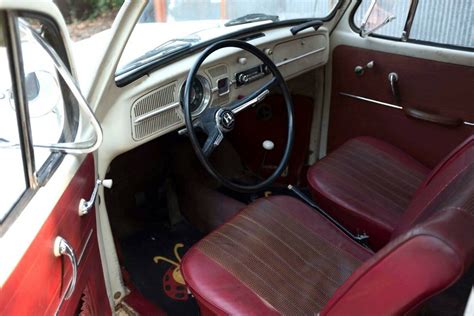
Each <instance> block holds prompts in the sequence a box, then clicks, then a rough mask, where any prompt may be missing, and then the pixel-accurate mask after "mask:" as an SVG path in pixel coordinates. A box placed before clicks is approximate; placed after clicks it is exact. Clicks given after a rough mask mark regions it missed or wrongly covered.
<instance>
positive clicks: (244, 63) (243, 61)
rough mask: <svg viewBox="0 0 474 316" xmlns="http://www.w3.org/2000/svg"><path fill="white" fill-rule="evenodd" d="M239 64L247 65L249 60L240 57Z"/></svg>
mask: <svg viewBox="0 0 474 316" xmlns="http://www.w3.org/2000/svg"><path fill="white" fill-rule="evenodd" d="M238 62H239V64H241V65H246V64H247V58H245V57H240V58H239V59H238Z"/></svg>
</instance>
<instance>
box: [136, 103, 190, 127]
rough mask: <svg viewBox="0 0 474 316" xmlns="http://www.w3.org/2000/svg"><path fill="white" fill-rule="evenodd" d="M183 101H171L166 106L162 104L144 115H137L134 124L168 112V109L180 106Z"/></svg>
mask: <svg viewBox="0 0 474 316" xmlns="http://www.w3.org/2000/svg"><path fill="white" fill-rule="evenodd" d="M180 104H181V103H179V102H175V103H170V104H168V105H165V106H162V107H160V108H157V109H155V110H153V111H151V112H148V113H146V114H144V115H141V116H139V117H136V118H135V120H134V121H133V123H134V124H138V123H140V122H141V121H144V120H146V119H149V118H150V117H153V116H156V115H158V114H160V113H163V112H166V111H168V110H171V109H174V108H175V107H178V106H180Z"/></svg>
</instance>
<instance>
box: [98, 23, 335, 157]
mask: <svg viewBox="0 0 474 316" xmlns="http://www.w3.org/2000/svg"><path fill="white" fill-rule="evenodd" d="M248 42H249V43H251V44H253V45H254V46H256V47H257V48H259V49H261V50H262V51H263V52H264V53H265V54H266V55H267V56H268V57H269V58H270V59H271V60H272V61H273V62H274V63H275V64H276V65H277V66H278V68H279V70H280V72H281V73H282V75H283V77H284V78H285V80H288V79H291V78H293V77H296V76H298V75H300V74H302V73H304V72H307V71H310V70H312V69H315V68H317V67H320V66H322V65H324V64H326V63H327V60H328V56H329V35H328V30H327V29H326V28H324V27H321V28H319V29H318V30H317V31H314V30H313V29H307V30H304V31H302V32H300V33H298V34H297V35H296V36H294V35H293V34H292V33H291V32H290V31H289V29H288V28H279V29H272V30H267V31H265V32H264V33H259V34H258V36H253V38H252V39H251V40H249V41H248ZM196 58H197V55H192V56H188V57H186V58H183V59H181V60H177V61H175V62H173V63H171V64H169V65H166V66H163V67H162V68H160V69H157V70H155V71H153V72H152V73H150V74H148V75H147V76H144V77H142V78H140V79H138V80H136V81H134V82H132V83H130V84H128V85H126V86H124V87H120V88H119V87H116V89H120V91H117V94H116V96H118V97H117V99H116V100H114V102H115V104H117V102H118V103H120V104H121V106H113V107H111V108H110V110H109V113H108V114H107V115H106V116H105V120H104V122H103V124H105V125H108V126H107V129H106V130H108V131H110V132H111V133H113V135H114V137H115V138H117V142H122V144H120V145H122V146H119V147H127V148H126V149H127V150H128V149H130V147H136V146H138V145H140V144H142V143H145V142H147V141H149V140H151V139H153V138H156V137H159V136H160V135H163V134H166V133H169V132H171V131H175V130H178V129H181V128H182V127H183V126H184V115H183V110H182V99H183V94H184V85H185V81H186V77H187V74H188V71H189V69H190V68H191V66H192V64H193V63H194V61H195V60H196ZM270 79H271V75H269V72H268V70H267V69H265V67H264V66H263V65H262V62H261V61H260V60H259V59H257V58H256V57H255V56H253V55H252V54H250V53H248V52H246V51H243V50H240V49H237V48H223V49H220V50H218V51H216V52H214V53H212V54H211V55H210V56H208V58H207V59H206V61H205V62H204V63H203V64H202V66H201V68H200V70H199V72H198V75H197V76H196V77H195V80H194V82H193V83H192V91H191V104H190V105H191V110H192V115H193V116H194V117H196V116H197V115H199V114H200V113H202V112H203V111H204V110H205V109H206V108H208V107H221V106H224V105H227V104H229V103H230V102H232V101H234V100H236V99H238V98H241V97H243V96H246V95H248V94H250V93H252V92H254V91H255V90H256V89H258V88H259V87H261V86H262V85H263V84H264V83H265V82H266V81H268V80H270ZM125 119H126V120H127V121H128V122H125V121H124V120H125ZM124 126H130V129H128V131H126V130H124V128H123V127H124ZM119 139H120V140H119ZM126 139H128V140H129V141H125V140H126ZM115 145H119V144H115ZM116 148H118V147H116ZM123 150H125V148H123Z"/></svg>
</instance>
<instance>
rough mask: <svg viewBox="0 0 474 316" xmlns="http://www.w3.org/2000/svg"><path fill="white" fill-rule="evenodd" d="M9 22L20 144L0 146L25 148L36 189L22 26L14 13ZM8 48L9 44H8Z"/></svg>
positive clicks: (30, 178) (27, 168)
mask: <svg viewBox="0 0 474 316" xmlns="http://www.w3.org/2000/svg"><path fill="white" fill-rule="evenodd" d="M6 17H7V23H6V25H7V26H8V27H9V30H7V31H8V34H5V35H6V36H8V40H9V41H10V42H11V45H10V46H11V47H10V49H9V52H8V54H11V56H9V57H10V58H11V60H12V65H13V69H10V70H11V71H12V74H11V76H12V81H13V82H12V84H13V87H14V89H13V91H12V92H13V93H14V98H15V107H16V110H18V113H17V120H18V129H19V135H18V136H19V137H20V138H21V139H20V143H19V144H8V143H7V144H2V146H1V147H0V148H5V147H6V148H9V147H13V148H15V147H17V145H18V146H19V147H20V148H21V149H22V150H23V154H24V158H23V160H24V161H23V163H24V168H25V173H26V175H27V177H28V183H27V187H28V186H29V187H31V188H32V189H36V188H37V187H38V185H39V184H38V179H37V177H36V166H35V154H34V150H33V137H32V134H31V124H30V115H29V110H28V103H27V101H26V92H25V91H24V90H25V89H24V73H23V68H22V67H23V60H22V53H21V49H22V48H21V42H20V32H21V30H20V28H19V26H18V24H17V23H16V21H17V20H18V17H17V16H16V15H14V14H13V13H10V12H7V14H6ZM7 49H8V45H7Z"/></svg>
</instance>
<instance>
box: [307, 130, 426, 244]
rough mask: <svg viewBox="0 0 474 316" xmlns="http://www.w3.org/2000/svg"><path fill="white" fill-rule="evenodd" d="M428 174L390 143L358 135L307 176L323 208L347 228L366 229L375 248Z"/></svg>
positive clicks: (386, 238)
mask: <svg viewBox="0 0 474 316" xmlns="http://www.w3.org/2000/svg"><path fill="white" fill-rule="evenodd" d="M394 165H396V167H394ZM428 172H429V170H428V169H427V168H426V167H425V166H423V165H422V164H420V163H419V162H418V161H416V160H415V159H413V158H412V157H410V156H409V155H407V154H406V153H404V152H403V151H401V150H400V149H398V148H396V147H394V146H391V145H390V144H387V143H385V142H382V141H380V140H377V139H375V138H372V137H357V138H354V139H352V140H350V141H348V142H346V143H345V144H344V145H342V146H341V147H340V148H339V149H338V150H336V151H335V152H334V153H332V154H329V155H328V156H327V157H325V158H323V159H322V160H321V161H319V162H318V163H316V164H315V165H313V166H311V167H310V168H309V170H308V173H307V178H308V183H309V184H310V189H311V191H312V193H313V196H314V198H315V200H316V202H317V203H319V205H320V206H321V207H323V209H325V210H326V211H327V212H329V213H330V214H331V215H332V216H333V217H335V218H336V219H337V220H338V221H340V222H341V224H343V225H344V226H346V227H347V228H349V229H350V230H351V231H352V232H354V233H362V232H365V233H367V234H368V235H369V236H370V239H369V243H370V246H371V247H372V248H373V249H380V248H381V247H382V246H384V245H385V244H387V242H388V241H389V240H390V236H391V234H392V231H393V230H394V228H395V227H396V226H397V225H398V224H399V221H400V219H401V216H402V214H403V212H404V211H405V209H406V207H407V206H408V204H409V202H410V200H411V198H412V197H413V196H414V195H415V191H416V188H417V187H418V185H419V184H420V183H421V181H422V180H423V178H424V177H425V176H426V175H427V174H428ZM387 194H388V195H389V196H387ZM395 197H396V199H395V200H394V198H395ZM395 202H396V203H395Z"/></svg>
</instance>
